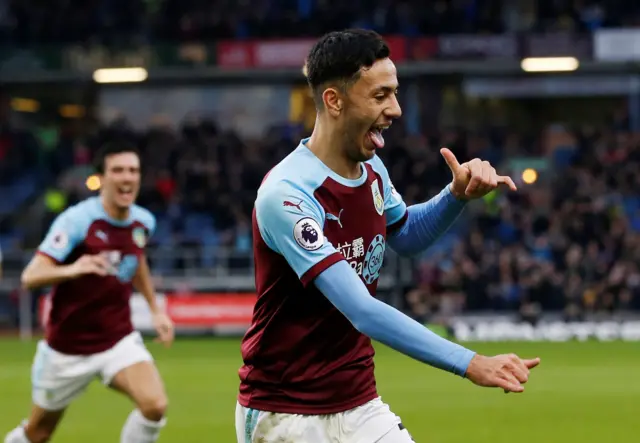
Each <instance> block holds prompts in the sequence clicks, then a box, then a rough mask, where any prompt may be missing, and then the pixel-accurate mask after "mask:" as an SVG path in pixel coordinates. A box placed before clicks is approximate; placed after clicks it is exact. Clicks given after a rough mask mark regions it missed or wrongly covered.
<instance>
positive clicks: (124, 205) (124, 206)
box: [115, 200, 134, 211]
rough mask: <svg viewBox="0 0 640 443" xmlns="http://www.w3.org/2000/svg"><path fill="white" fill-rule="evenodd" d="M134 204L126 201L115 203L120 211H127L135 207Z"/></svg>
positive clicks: (131, 201)
mask: <svg viewBox="0 0 640 443" xmlns="http://www.w3.org/2000/svg"><path fill="white" fill-rule="evenodd" d="M133 203H134V201H133V200H125V201H123V200H120V201H116V202H115V206H116V208H118V209H119V210H120V211H126V210H127V209H129V208H131V206H133Z"/></svg>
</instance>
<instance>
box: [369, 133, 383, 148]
mask: <svg viewBox="0 0 640 443" xmlns="http://www.w3.org/2000/svg"><path fill="white" fill-rule="evenodd" d="M369 138H370V139H371V142H372V143H373V144H374V145H375V147H376V148H377V149H382V148H384V138H383V137H382V134H381V133H380V130H378V129H372V130H371V131H369Z"/></svg>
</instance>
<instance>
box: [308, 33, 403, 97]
mask: <svg viewBox="0 0 640 443" xmlns="http://www.w3.org/2000/svg"><path fill="white" fill-rule="evenodd" d="M390 55H391V51H390V50H389V46H388V45H387V43H386V42H385V41H384V39H383V38H382V37H381V36H380V35H379V34H378V33H377V32H375V31H369V30H366V29H346V30H344V31H334V32H330V33H328V34H325V35H324V36H323V37H322V38H320V40H318V41H317V42H316V43H315V44H314V45H313V47H312V48H311V51H309V56H308V57H307V61H306V65H305V72H306V76H307V82H308V83H309V87H310V88H311V90H312V92H313V97H314V99H315V101H316V105H318V106H319V105H321V104H322V92H323V91H321V90H320V88H321V87H322V86H324V85H326V84H327V83H331V82H336V83H338V86H340V87H341V88H343V89H346V88H347V87H348V86H349V85H350V84H351V83H352V82H354V81H356V80H358V78H359V76H360V69H361V68H363V67H365V68H369V67H371V66H372V65H373V64H374V63H375V62H376V61H377V60H381V59H385V58H388V57H389V56H390Z"/></svg>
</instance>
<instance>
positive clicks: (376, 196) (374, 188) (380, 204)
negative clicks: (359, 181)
mask: <svg viewBox="0 0 640 443" xmlns="http://www.w3.org/2000/svg"><path fill="white" fill-rule="evenodd" d="M371 194H372V195H373V206H375V208H376V212H377V213H378V215H382V214H383V213H384V198H382V193H381V192H380V187H379V186H378V179H375V180H374V181H373V183H371Z"/></svg>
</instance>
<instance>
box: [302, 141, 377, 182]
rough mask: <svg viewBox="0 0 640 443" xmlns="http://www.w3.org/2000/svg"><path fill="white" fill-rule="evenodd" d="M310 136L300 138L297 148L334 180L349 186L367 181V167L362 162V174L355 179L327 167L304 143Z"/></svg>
mask: <svg viewBox="0 0 640 443" xmlns="http://www.w3.org/2000/svg"><path fill="white" fill-rule="evenodd" d="M309 138H310V137H307V138H305V139H302V140H301V141H300V144H299V145H298V150H299V151H300V152H301V153H303V154H304V155H308V156H310V157H311V158H313V160H314V161H316V162H317V163H318V165H319V166H320V167H321V168H322V170H323V171H324V172H325V173H326V174H327V175H328V176H329V177H331V178H332V179H333V180H334V181H336V182H338V183H340V184H341V185H343V186H348V187H350V188H357V187H358V186H362V184H364V182H366V181H367V168H366V167H365V165H364V163H362V162H361V163H360V168H361V170H362V175H360V177H358V178H356V179H348V178H345V177H343V176H341V175H339V174H336V173H335V172H334V171H333V169H331V168H330V167H328V166H327V165H325V164H324V163H323V162H322V160H320V159H319V158H318V157H317V156H316V155H315V154H314V153H313V152H312V151H311V149H309V148H308V147H307V145H306V143H307V142H308V141H309Z"/></svg>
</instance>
